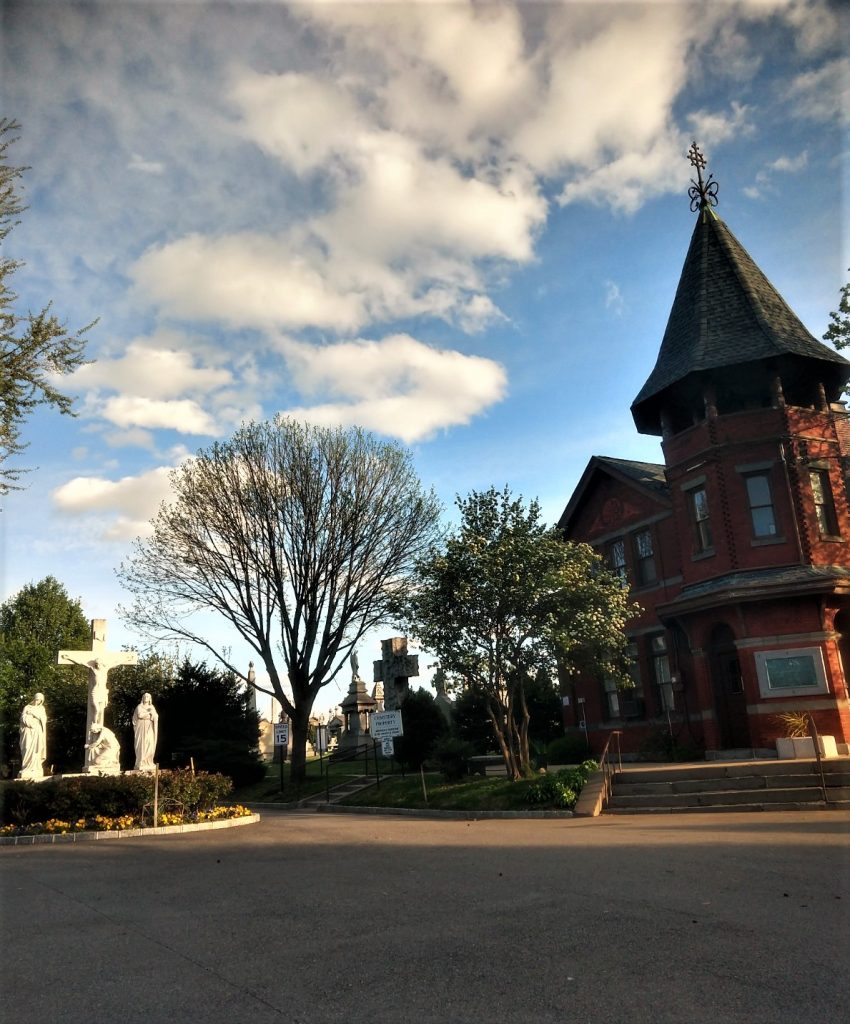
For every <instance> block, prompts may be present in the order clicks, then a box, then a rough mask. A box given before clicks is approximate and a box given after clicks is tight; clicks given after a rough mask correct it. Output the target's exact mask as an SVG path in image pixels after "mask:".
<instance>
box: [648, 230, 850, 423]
mask: <svg viewBox="0 0 850 1024" xmlns="http://www.w3.org/2000/svg"><path fill="white" fill-rule="evenodd" d="M779 356H796V357H802V358H804V359H807V360H816V361H817V363H818V364H820V365H819V366H818V367H817V370H818V373H819V379H821V378H823V379H824V384H825V385H826V386H827V388H828V389H831V390H832V391H833V392H834V395H833V396H832V397H834V398H837V397H838V393H840V391H841V388H842V386H843V383H844V381H846V379H847V377H848V376H850V363H848V362H847V360H846V359H844V357H843V356H840V355H839V354H838V353H837V352H835V351H833V350H832V349H831V348H828V347H827V346H826V345H823V344H822V343H821V342H819V341H818V340H817V339H816V338H815V337H814V336H813V335H812V334H810V333H809V332H808V331H807V330H806V328H805V327H804V326H803V324H802V323H801V322H800V320H799V319H798V317H797V316H796V314H795V313H794V312H793V311H792V309H791V308H790V307H789V306H788V304H787V303H786V302H785V300H784V299H783V298H782V296H781V295H780V294H779V293H778V292H777V291H776V289H775V288H774V287H773V285H772V284H771V283H770V281H768V279H767V278H766V277H765V275H764V274H763V273H762V271H761V270H760V269H759V268H758V267H757V266H756V264H755V262H754V261H753V259H752V257H751V256H750V255H749V253H748V252H747V251H746V250H745V249H744V247H743V246H742V245H741V243H740V242H739V241H738V240H737V238H735V236H734V235H733V234H732V232H731V231H730V230H729V228H728V227H727V226H726V225H725V224H724V223H723V221H722V220H720V219H719V218H718V217H717V216H716V215H715V214H714V213H713V212H711V211H703V212H702V213H701V214H700V216H699V217H698V218H697V223H696V227H695V228H694V233H693V235H692V237H691V244H690V247H689V249H688V254H687V256H686V257H685V263H684V267H683V268H682V275H681V277H680V279H679V287H678V288H677V290H676V297H675V299H674V301H673V308H672V309H671V311H670V318H669V320H668V322H667V329H666V330H665V332H664V338H663V340H662V342H661V349H660V351H659V353H658V360H657V362H656V364H655V368H654V369H653V371H652V373H651V374H650V375H649V378H648V380H647V381H646V383H645V384H644V386H643V388H642V389H641V391H640V394H638V396H637V398H636V399H635V400H634V402H633V403H632V414H633V415H634V418H635V422H636V423H637V425H638V429H639V430H640V429H645V428H647V427H648V425H649V423H650V422H652V421H653V420H655V419H657V412H655V407H656V405H657V401H656V400H657V398H658V396H659V395H660V394H661V392H663V391H664V390H665V389H667V388H669V387H671V386H672V385H673V384H676V383H677V382H679V381H682V380H684V378H685V377H687V376H688V375H689V374H692V373H697V372H699V371H704V370H711V369H717V368H719V367H728V366H735V365H738V364H742V363H751V362H754V361H758V360H764V359H771V358H776V357H779ZM813 369H814V367H813ZM836 389H837V390H836Z"/></svg>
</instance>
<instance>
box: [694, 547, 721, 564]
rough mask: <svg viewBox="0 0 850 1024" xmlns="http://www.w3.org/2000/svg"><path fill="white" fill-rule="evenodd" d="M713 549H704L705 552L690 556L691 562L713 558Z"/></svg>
mask: <svg viewBox="0 0 850 1024" xmlns="http://www.w3.org/2000/svg"><path fill="white" fill-rule="evenodd" d="M714 554H715V552H714V548H706V549H705V551H699V552H697V554H695V555H691V561H692V562H700V561H702V559H703V558H714Z"/></svg>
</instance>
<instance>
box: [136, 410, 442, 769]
mask: <svg viewBox="0 0 850 1024" xmlns="http://www.w3.org/2000/svg"><path fill="white" fill-rule="evenodd" d="M171 483H172V488H173V492H174V494H173V499H172V500H171V501H170V502H166V503H164V504H163V505H162V506H161V507H160V510H159V513H158V514H157V516H156V517H155V518H154V519H153V521H152V526H153V533H152V535H151V536H150V537H149V538H147V539H140V540H138V541H136V543H135V545H134V551H133V554H132V556H131V557H130V558H129V559H128V560H127V561H126V562H125V563H123V564H122V565H121V567H120V569H119V570H118V576H119V578H120V579H121V580H122V582H123V583H124V585H125V586H126V587H127V589H128V590H129V591H130V592H131V593H132V594H133V595H134V602H133V605H132V607H131V608H130V609H129V610H128V611H125V616H126V618H127V619H128V621H129V622H130V623H131V624H132V625H133V626H135V627H136V628H137V629H139V630H140V631H141V632H143V633H145V634H146V635H148V636H151V637H157V638H159V639H176V640H182V641H186V640H188V641H191V642H194V643H196V644H199V645H200V646H202V647H204V648H206V649H207V650H208V651H210V653H211V654H212V655H213V656H214V657H215V658H216V659H217V660H218V661H219V662H220V663H221V664H223V665H225V666H226V667H227V668H228V669H230V670H231V671H232V672H235V673H236V674H237V675H239V676H240V677H241V678H243V679H244V678H245V676H244V673H243V672H241V671H240V670H239V669H238V668H237V667H236V666H235V665H234V664H232V660H231V655H230V653H229V651H228V650H227V649H226V648H224V647H223V646H222V645H220V644H217V643H214V642H212V641H209V640H207V639H206V638H205V637H204V636H202V635H201V634H200V632H199V631H198V626H197V625H196V622H195V620H194V619H193V616H194V614H195V613H197V612H199V611H204V610H213V611H216V612H218V613H219V615H221V616H222V617H223V618H224V619H226V620H227V621H228V622H230V623H231V624H232V626H234V627H235V629H236V630H237V632H238V633H239V634H240V635H241V636H242V637H243V639H244V640H245V641H246V642H247V643H248V644H249V645H250V647H251V648H252V649H253V650H254V651H255V652H256V653H257V655H258V656H259V658H260V659H262V663H263V665H264V666H265V669H266V671H267V672H268V676H269V679H270V681H271V687H272V692H273V693H274V696H275V697H277V699H278V700H279V701H280V703H281V705H282V706H283V707H284V709H285V710H286V713H287V714H288V715H289V716H290V718H291V719H292V734H293V758H292V775H293V779H294V780H296V781H298V780H299V779H302V778H303V777H304V772H305V764H306V762H305V757H306V754H305V747H306V740H307V728H308V720H309V717H310V712H311V710H312V707H313V703H314V701H315V699H316V696H317V694H318V692H319V690H320V689H321V688H322V687H323V686H325V685H326V684H327V683H329V682H330V681H331V680H332V679H333V678H334V677H335V676H336V675H337V673H338V672H339V671H340V669H341V668H342V667H343V665H344V664H345V659H346V658H347V657H348V656H349V655H350V653H351V651H352V650H353V649H354V647H355V645H356V644H357V642H358V640H359V639H360V638H361V637H362V636H363V634H364V633H365V632H366V631H367V630H369V629H371V628H373V627H375V626H377V625H378V624H379V623H381V622H382V621H384V620H386V619H387V617H388V611H389V608H390V605H391V604H392V603H393V602H394V601H395V600H397V599H398V598H399V596H400V595H401V594H403V593H404V591H405V590H406V588H407V586H408V581H409V578H410V575H411V573H412V571H413V567H414V565H415V563H416V561H417V559H419V558H421V557H422V555H423V554H424V552H425V551H426V550H427V548H428V546H429V544H430V543H431V541H432V540H433V538H434V535H435V532H436V530H437V524H438V521H439V516H440V512H441V508H440V504H439V502H438V500H437V498H436V497H435V495H434V493H433V492H427V491H424V490H423V488H422V485H421V483H420V481H419V479H418V477H417V475H416V473H415V471H414V469H413V467H412V463H411V459H410V455H409V454H408V453H407V452H406V451H405V450H404V449H402V448H400V447H399V446H398V445H395V444H390V443H383V442H379V441H378V440H377V439H375V438H374V437H373V436H372V435H371V434H368V433H365V432H363V431H361V430H355V429H352V430H329V429H323V428H319V427H311V426H306V425H303V424H298V423H295V422H294V421H292V420H288V419H281V418H278V419H276V420H274V422H271V423H260V424H257V423H250V424H247V425H243V426H242V427H241V428H240V429H239V430H238V431H237V433H236V434H235V435H234V436H233V438H232V439H231V440H229V441H227V442H223V443H217V444H214V445H213V446H212V447H211V448H209V449H206V450H202V451H200V452H199V453H198V454H197V456H195V457H194V458H193V459H191V460H189V461H187V462H186V463H184V464H183V465H182V466H180V467H179V468H177V469H175V470H174V471H173V472H172V476H171ZM281 659H282V665H281ZM287 675H288V682H289V686H290V689H291V699H290V696H289V694H288V693H287V691H286V688H285V686H284V683H285V680H286V676H287ZM259 689H262V688H259ZM263 692H269V691H267V690H263Z"/></svg>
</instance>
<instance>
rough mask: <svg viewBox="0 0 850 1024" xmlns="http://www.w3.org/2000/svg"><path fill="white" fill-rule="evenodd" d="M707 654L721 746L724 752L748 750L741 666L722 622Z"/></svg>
mask: <svg viewBox="0 0 850 1024" xmlns="http://www.w3.org/2000/svg"><path fill="white" fill-rule="evenodd" d="M708 651H709V664H710V665H711V682H712V687H713V689H714V708H715V711H716V713H717V725H718V728H719V730H720V746H721V748H722V749H724V750H734V749H740V748H742V747H744V748H745V747H751V746H752V741H751V739H750V722H749V718H748V717H747V697H746V694H745V693H744V681H743V678H742V677H741V663H740V661H739V660H738V651H737V649H736V647H735V635H734V634H733V632H732V630H731V629H730V628H729V627H728V626H727V625H726V623H725V622H720V623H718V624H717V625H716V626H715V627H714V629H712V631H711V639H710V640H709V645H708Z"/></svg>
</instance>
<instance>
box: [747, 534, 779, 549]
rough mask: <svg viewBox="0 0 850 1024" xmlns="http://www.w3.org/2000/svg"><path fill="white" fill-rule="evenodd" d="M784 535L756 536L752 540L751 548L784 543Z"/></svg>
mask: <svg viewBox="0 0 850 1024" xmlns="http://www.w3.org/2000/svg"><path fill="white" fill-rule="evenodd" d="M784 543H785V538H784V537H756V538H755V539H754V540H751V541H750V547H751V548H764V547H768V546H769V545H771V544H784Z"/></svg>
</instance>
